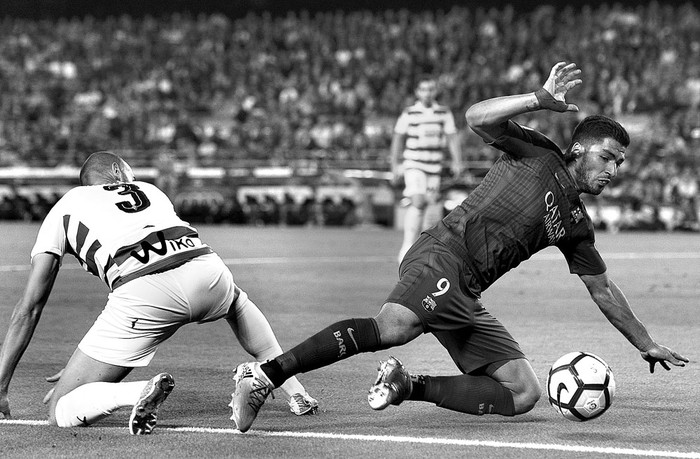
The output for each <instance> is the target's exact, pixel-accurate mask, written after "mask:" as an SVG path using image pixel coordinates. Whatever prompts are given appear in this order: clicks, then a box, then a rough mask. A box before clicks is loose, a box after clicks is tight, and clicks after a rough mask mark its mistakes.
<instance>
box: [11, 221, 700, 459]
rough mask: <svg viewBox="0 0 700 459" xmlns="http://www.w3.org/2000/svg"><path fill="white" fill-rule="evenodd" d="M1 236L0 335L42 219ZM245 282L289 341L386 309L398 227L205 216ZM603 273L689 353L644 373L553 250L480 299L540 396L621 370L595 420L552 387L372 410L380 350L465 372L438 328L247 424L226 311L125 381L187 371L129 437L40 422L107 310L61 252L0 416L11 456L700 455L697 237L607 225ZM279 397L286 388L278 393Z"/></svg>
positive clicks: (95, 283) (117, 425)
mask: <svg viewBox="0 0 700 459" xmlns="http://www.w3.org/2000/svg"><path fill="white" fill-rule="evenodd" d="M0 228H1V230H2V233H3V236H4V237H3V238H2V241H1V242H0V245H1V249H2V257H1V258H0V292H1V293H2V295H0V336H2V337H4V334H5V331H6V329H7V323H8V320H9V317H10V314H11V311H12V308H13V307H14V304H15V303H16V301H17V300H18V299H19V297H20V295H21V293H22V290H23V288H24V282H25V280H26V276H27V272H28V271H27V270H28V257H29V251H30V249H31V246H32V244H33V241H34V237H35V235H36V231H37V229H38V226H37V225H32V224H9V223H4V224H2V226H1V227H0ZM199 229H200V233H201V235H202V237H203V239H204V240H205V241H206V242H207V243H209V245H211V246H212V247H213V248H214V249H215V250H216V251H217V252H218V253H219V254H220V255H221V256H222V258H224V259H225V260H226V261H227V263H228V264H229V266H230V268H231V269H232V271H233V273H234V277H235V279H236V282H237V284H238V285H239V286H240V287H241V288H242V289H244V290H245V291H247V292H248V293H249V295H250V296H251V298H252V299H253V301H254V302H256V304H258V306H259V307H260V308H261V309H262V310H263V312H264V313H265V314H266V316H267V317H268V319H269V320H270V322H271V323H272V326H273V328H274V329H275V331H276V333H277V336H278V338H279V340H280V342H281V344H282V346H283V347H284V348H289V347H291V346H293V345H295V344H296V343H298V342H299V341H301V340H302V339H304V338H306V337H307V336H309V335H310V334H312V333H314V332H316V331H318V330H319V329H321V328H323V327H325V326H327V325H329V324H331V323H332V322H335V321H337V320H340V319H342V318H348V317H366V316H372V315H374V314H375V313H376V311H377V310H378V308H379V306H381V304H382V302H383V301H384V299H385V297H386V296H387V295H388V293H389V292H390V290H391V288H392V287H393V285H394V283H395V281H396V279H397V265H396V262H395V256H396V253H397V252H398V248H399V245H400V239H401V235H400V234H399V233H398V232H396V231H393V230H382V229H320V228H295V229H291V228H250V227H235V226H200V227H199ZM598 247H599V249H600V251H601V253H602V254H603V257H604V258H605V259H606V262H607V264H608V268H609V273H610V276H611V278H612V279H613V280H615V282H616V283H617V284H618V285H619V286H620V287H621V288H622V289H623V291H624V292H625V293H626V294H627V297H628V298H629V300H630V302H631V303H632V305H633V308H634V309H635V311H636V313H637V315H638V316H639V317H640V319H641V320H642V321H643V322H644V323H645V324H646V325H647V327H648V328H649V330H650V332H651V334H652V336H654V337H655V338H656V339H657V340H658V341H659V342H661V343H664V344H666V345H668V346H670V347H671V348H674V349H675V350H677V351H679V352H681V353H682V354H684V355H685V356H686V357H688V358H690V360H691V362H690V364H688V365H687V366H686V367H685V368H673V369H672V371H670V372H666V371H664V370H663V369H660V368H659V367H657V371H656V373H655V374H653V375H652V374H649V372H648V366H647V364H646V362H644V361H643V360H642V359H641V358H640V357H639V354H638V352H637V351H636V350H635V349H634V348H633V347H632V346H631V345H630V344H628V343H627V341H626V340H625V339H624V338H623V337H622V336H621V335H620V334H619V333H618V332H617V331H616V330H615V329H614V328H613V327H612V326H611V325H610V324H608V323H607V321H606V320H605V318H604V317H603V316H602V314H601V313H600V312H599V311H598V310H597V307H596V306H595V304H594V303H593V302H592V301H591V300H590V298H589V297H588V294H587V292H586V289H585V287H584V286H583V284H582V283H581V282H580V281H579V280H578V278H577V277H576V276H572V275H570V274H568V270H567V266H566V263H565V261H564V260H563V257H562V256H561V255H560V254H559V253H558V251H557V250H556V249H548V250H546V251H544V252H542V253H541V254H538V255H536V256H535V257H533V259H532V260H529V261H527V262H525V263H523V264H522V265H521V266H520V267H519V268H517V269H516V270H513V271H512V272H511V273H508V274H507V275H506V276H504V277H503V278H502V279H500V280H499V281H498V282H497V283H496V284H495V285H494V286H493V287H491V288H490V289H489V290H488V291H487V292H486V293H485V294H484V296H483V301H484V304H485V306H486V307H487V308H488V309H489V310H490V311H491V312H492V313H493V314H494V315H495V316H496V317H498V318H499V319H500V320H501V321H502V322H503V323H504V324H505V325H506V327H507V328H508V329H509V330H510V331H511V333H512V334H513V335H514V336H515V338H516V339H517V340H518V341H519V342H520V344H521V346H522V347H523V350H524V351H525V353H526V354H527V355H528V357H529V358H530V359H531V361H532V364H533V366H534V368H535V371H536V372H537V374H538V376H539V378H540V381H541V384H542V387H543V392H544V381H545V379H546V374H547V371H548V369H549V365H551V363H552V362H553V361H554V360H556V359H557V358H558V357H559V356H561V355H563V354H565V353H567V352H570V351H574V350H584V351H589V352H593V353H595V354H597V355H599V356H601V357H602V358H603V359H605V360H606V361H607V362H608V364H609V365H610V366H611V367H612V368H613V371H614V375H615V378H616V381H617V393H616V397H615V400H614V403H613V406H612V408H611V409H610V410H609V411H608V412H607V413H605V414H604V415H603V416H602V417H600V418H598V419H596V420H594V421H590V422H586V423H574V422H570V421H567V420H565V419H564V418H563V417H561V416H560V415H559V414H558V413H556V412H555V411H554V409H553V408H552V407H550V406H549V404H548V403H547V401H546V400H545V398H544V397H543V398H542V399H541V400H540V402H539V403H538V404H537V406H536V407H535V409H534V410H533V411H532V412H530V413H528V414H525V415H521V416H517V417H513V418H506V417H501V416H482V417H476V416H469V415H464V414H460V413H455V412H450V411H446V410H443V409H440V408H437V407H435V406H433V405H430V404H426V403H415V402H406V403H404V404H402V405H401V406H400V407H389V408H388V409H387V410H385V411H381V412H375V411H372V410H371V409H370V408H369V407H368V405H367V402H366V393H367V389H368V388H369V386H370V384H371V383H372V382H373V380H374V378H375V376H376V367H377V363H378V361H379V360H380V359H385V358H386V357H388V356H389V355H395V356H396V357H398V358H400V359H402V360H403V362H404V363H405V364H406V366H407V368H408V369H409V371H411V372H415V373H429V374H434V375H447V374H454V373H456V371H457V370H456V368H455V367H454V365H453V363H452V362H451V360H450V359H449V357H448V355H447V353H446V352H445V351H444V349H443V348H442V347H441V346H440V345H439V344H438V343H437V341H436V340H435V339H434V338H433V337H432V336H430V335H428V336H423V337H420V338H419V339H417V340H416V341H414V342H412V343H410V344H408V345H406V346H402V347H399V348H394V349H391V350H388V351H382V352H377V353H375V354H364V355H360V356H355V357H352V358H350V359H348V360H345V361H343V362H339V363H337V364H335V365H332V366H330V367H327V368H323V369H320V370H317V371H315V372H311V373H308V374H302V375H300V380H301V381H302V383H304V384H305V386H306V388H307V390H308V391H309V392H310V393H311V394H312V395H313V396H314V397H316V398H317V399H318V400H319V403H320V411H319V414H318V415H317V416H305V417H295V416H293V415H292V414H291V413H289V410H288V408H287V405H286V403H285V401H284V400H283V399H282V398H281V397H280V398H278V399H274V400H273V399H270V400H268V402H267V403H266V404H265V406H264V407H263V409H262V410H261V412H260V414H259V416H258V419H257V421H256V423H255V424H254V425H253V429H252V430H251V431H249V432H248V433H246V434H237V433H234V431H233V424H232V421H230V420H229V416H230V409H229V408H228V407H227V406H226V405H227V403H229V401H230V393H231V391H232V389H233V384H232V380H231V376H232V369H233V368H234V367H235V366H236V364H238V363H240V362H242V361H246V360H249V357H248V356H247V355H246V354H245V352H244V351H243V350H242V349H241V347H240V346H239V345H238V343H237V342H236V340H235V338H234V337H233V335H232V334H231V332H230V329H229V328H228V326H227V324H226V323H224V322H223V321H220V322H217V323H213V324H205V325H189V326H186V327H184V328H183V329H181V330H180V331H179V332H178V333H177V334H176V335H175V336H174V337H173V338H172V339H171V340H170V341H168V342H166V344H165V345H164V346H162V347H161V349H160V350H159V351H158V354H157V355H156V357H155V359H154V361H153V363H152V364H151V366H150V367H148V368H145V369H137V370H135V371H134V372H132V374H131V375H130V376H129V378H128V380H141V379H148V378H150V377H151V376H152V375H154V374H156V373H159V372H161V371H168V372H170V373H172V374H173V375H174V377H175V380H176V387H175V390H174V392H173V394H172V395H171V396H170V397H169V398H168V401H167V402H166V404H164V405H163V407H162V409H161V411H160V413H159V422H158V426H157V427H156V430H155V431H154V433H153V434H152V435H150V436H144V437H133V436H130V435H129V434H128V427H127V420H128V415H129V413H128V410H120V411H117V412H116V413H115V414H114V415H113V416H111V417H110V418H108V419H107V420H105V421H102V422H101V423H99V424H97V425H95V426H91V427H88V428H73V429H59V428H53V427H48V426H46V425H43V424H41V421H42V420H43V419H45V417H46V412H45V406H44V405H42V403H41V400H42V398H43V396H44V394H45V393H46V391H48V390H49V388H50V387H51V385H50V384H48V383H46V382H45V381H44V377H45V376H49V375H52V374H54V373H55V372H56V371H58V370H59V369H60V368H61V367H62V366H63V365H64V364H65V362H66V361H67V360H68V358H69V356H70V354H71V353H72V352H73V350H74V349H75V347H76V345H77V343H78V341H79V340H80V338H81V337H82V336H83V334H84V333H85V331H86V330H87V329H88V328H89V327H90V325H91V324H92V322H93V321H94V319H95V318H96V317H97V315H98V314H99V312H100V311H101V309H102V306H103V305H104V302H105V298H106V294H107V288H106V287H105V286H104V285H103V284H102V283H101V282H100V281H99V280H98V279H97V278H91V276H89V275H88V274H87V273H85V272H83V271H82V270H81V269H80V268H79V267H78V266H77V264H76V263H75V262H74V261H73V260H72V259H68V258H66V260H65V263H64V267H63V269H62V272H61V273H60V274H59V277H58V281H57V282H56V286H55V287H54V292H53V294H52V297H51V299H50V300H49V304H48V305H47V307H46V309H45V310H44V314H43V316H42V319H41V322H40V323H39V326H38V328H37V331H36V333H35V336H34V339H33V341H32V344H31V345H30V347H29V349H28V350H27V352H26V354H25V356H24V357H23V359H22V362H21V363H20V365H19V367H18V368H17V372H16V374H15V377H14V379H13V382H12V385H11V387H10V391H11V392H10V403H11V407H12V412H13V417H14V420H13V421H12V422H3V421H0V457H71V458H73V457H105V458H110V457H134V456H137V455H138V456H146V457H147V456H151V457H361V456H371V457H418V456H428V455H437V456H442V457H465V456H471V455H473V456H477V455H478V456H480V457H495V458H511V457H512V458H542V457H545V458H562V457H565V458H588V457H606V456H615V457H684V458H700V435H699V434H698V430H697V429H698V425H700V412H699V411H700V410H699V409H698V408H699V404H698V400H699V399H700V389H699V388H698V383H697V382H698V381H699V380H700V377H699V376H700V374H699V371H698V364H697V352H698V349H699V348H700V333H699V331H700V325H699V323H698V319H697V317H698V306H699V305H700V302H699V299H700V269H698V268H699V266H700V236H698V235H696V234H676V233H672V234H666V233H654V234H644V233H621V234H614V235H612V234H602V233H601V234H599V235H598ZM280 395H281V394H280Z"/></svg>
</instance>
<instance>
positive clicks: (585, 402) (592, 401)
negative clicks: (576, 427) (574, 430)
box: [547, 352, 615, 421]
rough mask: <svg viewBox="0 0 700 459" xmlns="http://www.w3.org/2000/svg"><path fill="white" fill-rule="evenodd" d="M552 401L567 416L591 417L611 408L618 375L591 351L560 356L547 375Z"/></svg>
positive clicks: (582, 418) (550, 401)
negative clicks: (615, 375) (614, 375)
mask: <svg viewBox="0 0 700 459" xmlns="http://www.w3.org/2000/svg"><path fill="white" fill-rule="evenodd" d="M547 395H548V396H549V403H550V404H551V405H552V406H553V407H554V409H555V410H557V411H558V412H559V413H561V414H562V416H564V417H565V418H566V419H569V420H572V421H589V420H591V419H594V418H597V417H598V416H600V415H601V414H603V413H605V411H606V410H607V409H608V408H610V405H612V401H613V397H614V396H615V378H613V373H612V370H611V369H610V367H609V366H608V364H607V363H605V361H604V360H603V359H601V358H600V357H598V356H597V355H594V354H591V353H589V352H571V353H569V354H566V355H563V356H561V357H560V358H559V359H558V360H557V361H556V362H554V364H553V365H552V368H551V369H550V370H549V375H547Z"/></svg>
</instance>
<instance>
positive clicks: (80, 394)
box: [0, 152, 318, 435]
mask: <svg viewBox="0 0 700 459" xmlns="http://www.w3.org/2000/svg"><path fill="white" fill-rule="evenodd" d="M80 183H81V186H79V187H76V188H74V189H72V190H70V191H69V192H68V193H66V195H65V196H64V197H63V198H61V200H60V201H58V202H57V203H56V205H55V206H54V207H53V208H52V209H51V211H50V212H49V214H48V215H47V217H46V219H45V220H44V222H43V223H42V225H41V229H40V230H39V234H38V236H37V240H36V243H35V245H34V248H33V249H32V253H31V257H32V264H31V271H30V273H29V279H28V281H27V285H26V288H25V291H24V295H23V296H22V298H21V299H20V301H19V302H18V303H17V306H16V307H15V310H14V312H13V314H12V318H11V321H10V326H9V328H8V330H7V335H6V336H5V340H4V343H3V345H2V348H1V349H0V413H2V414H3V415H4V417H5V418H10V405H9V399H8V389H9V385H10V380H11V378H12V375H13V373H14V371H15V368H16V367H17V364H18V363H19V360H20V358H21V357H22V355H23V353H24V351H25V350H26V349H27V346H28V345H29V342H30V340H31V338H32V335H33V333H34V330H35V328H36V325H37V323H38V322H39V317H40V316H41V313H42V311H43V309H44V306H45V305H46V302H47V300H48V298H49V294H50V292H51V289H52V287H53V284H54V281H55V280H56V275H57V274H58V270H59V267H60V265H61V261H62V259H63V256H64V255H65V254H66V253H72V254H73V255H74V256H75V257H76V258H77V259H78V261H79V262H80V264H81V265H82V266H83V267H84V268H85V270H86V271H88V272H90V273H91V274H94V275H96V276H98V277H99V278H100V279H102V280H103V281H104V282H105V283H106V284H107V286H108V287H109V289H110V291H111V293H110V294H109V297H108V300H107V304H106V305H105V308H104V310H103V311H102V313H101V314H100V316H99V317H98V318H97V320H96V322H95V323H94V325H93V326H92V327H91V328H90V330H89V331H88V332H87V334H86V335H85V337H84V338H83V339H82V341H81V342H80V344H79V345H78V349H76V350H75V352H74V353H73V355H72V357H71V358H70V360H69V361H68V363H67V365H66V367H65V369H64V370H63V371H62V372H60V373H59V375H56V377H54V378H53V379H58V381H57V384H56V386H55V387H54V389H52V391H51V392H50V393H49V394H48V395H47V398H46V399H45V401H46V402H48V405H49V424H52V425H58V426H60V427H73V426H81V425H89V424H92V423H94V422H96V421H98V420H99V419H101V418H103V417H105V416H108V415H109V414H111V413H112V412H113V411H114V410H116V409H118V408H122V407H128V406H133V409H132V413H131V418H130V421H129V429H130V432H131V433H132V434H135V435H141V434H149V433H151V431H152V430H153V427H154V426H155V423H156V418H157V411H158V408H159V406H160V405H161V404H162V403H163V402H164V401H165V399H166V398H167V397H168V394H170V392H171V391H172V390H173V387H174V385H175V383H174V380H173V377H172V376H171V375H169V374H167V373H161V374H159V375H156V376H155V377H153V378H152V379H151V380H150V381H136V382H121V381H122V380H123V379H124V378H125V377H126V376H127V375H128V374H129V373H130V372H131V370H133V369H134V368H135V367H144V366H146V365H148V364H149V362H150V361H151V359H152V358H153V356H154V355H155V352H156V350H157V348H158V346H159V345H160V344H161V343H162V342H163V341H165V340H166V339H168V338H169V337H170V336H172V335H173V334H174V333H175V332H176V331H177V330H178V329H179V328H180V327H181V326H183V325H185V324H187V323H191V322H196V323H204V322H211V321H214V320H218V319H221V318H225V319H226V321H227V322H228V323H229V325H230V326H231V329H232V330H233V332H234V334H235V335H236V337H237V338H238V341H239V342H240V343H241V345H242V346H243V348H244V349H245V350H246V351H247V352H248V353H250V354H251V355H253V357H255V358H256V359H258V360H265V359H271V358H273V357H275V356H277V355H279V354H281V353H282V349H281V347H280V345H279V343H278V342H277V338H276V337H275V335H274V333H273V331H272V328H271V327H270V324H269V323H268V321H267V319H266V318H265V316H264V315H263V314H262V312H261V311H260V310H259V309H258V308H257V306H256V305H255V304H254V303H253V302H252V301H251V300H250V299H249V298H248V295H247V294H246V293H245V292H244V291H243V290H241V289H240V288H239V287H238V286H237V285H236V284H235V283H234V281H233V276H232V274H231V271H229V269H228V268H227V267H226V265H225V264H224V262H223V261H222V260H221V258H220V257H219V256H218V255H217V254H216V253H214V251H213V250H212V249H211V248H210V247H209V246H208V245H206V244H205V243H204V242H202V241H201V240H200V238H199V235H198V234H197V231H196V230H195V229H194V228H192V227H191V226H189V225H188V224H187V223H186V222H184V221H182V220H181V219H180V218H179V217H178V216H177V215H176V214H175V211H174V209H173V205H172V203H171V202H170V200H169V199H168V198H167V197H166V196H165V194H163V193H162V192H161V191H160V190H159V189H158V188H156V187H155V186H153V185H151V184H149V183H145V182H139V181H135V180H134V174H133V172H132V170H131V167H129V165H128V164H127V163H126V162H125V161H124V160H123V159H121V158H119V157H118V156H116V155H114V154H112V153H109V152H97V153H93V154H92V155H91V156H90V157H89V158H88V159H87V161H85V164H84V165H83V167H82V169H81V171H80ZM50 379H51V380H53V379H52V378H50ZM281 388H282V390H283V391H285V392H286V393H287V394H288V397H289V398H288V400H289V406H290V409H291V410H292V412H293V413H295V414H299V415H301V414H305V413H313V412H315V411H316V410H317V408H318V403H317V402H316V400H314V399H313V398H311V397H310V396H309V395H308V394H307V393H306V391H305V390H304V387H303V386H302V385H301V383H299V381H298V380H296V379H291V380H289V381H287V382H286V383H285V385H284V386H282V387H281Z"/></svg>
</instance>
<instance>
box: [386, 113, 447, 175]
mask: <svg viewBox="0 0 700 459" xmlns="http://www.w3.org/2000/svg"><path fill="white" fill-rule="evenodd" d="M394 132H395V133H396V134H403V135H406V145H405V148H404V151H403V166H404V169H420V170H422V171H424V172H426V173H428V174H435V175H439V174H440V172H441V171H442V163H443V159H444V155H445V150H446V148H447V136H448V135H450V134H455V133H456V132H457V128H456V126H455V120H454V117H453V116H452V112H451V111H450V109H449V108H448V107H446V106H444V105H439V104H437V103H434V104H432V105H431V106H430V107H426V106H425V105H423V103H422V102H420V101H418V102H416V103H415V104H413V105H411V106H410V107H407V108H406V109H404V111H403V112H402V113H401V116H399V119H398V120H397V121H396V126H395V127H394Z"/></svg>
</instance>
